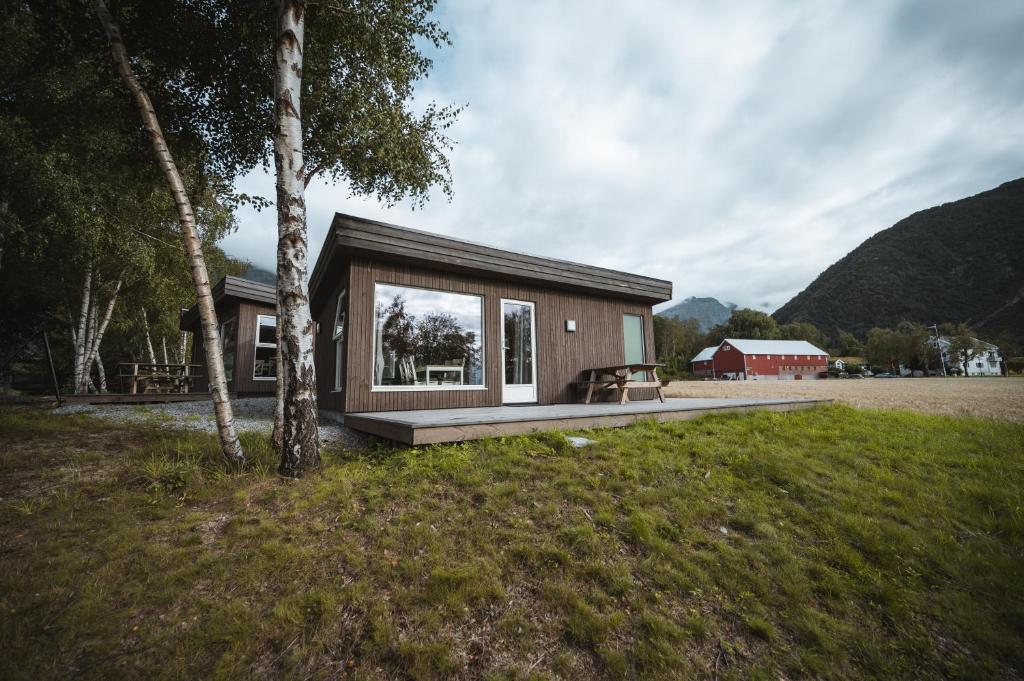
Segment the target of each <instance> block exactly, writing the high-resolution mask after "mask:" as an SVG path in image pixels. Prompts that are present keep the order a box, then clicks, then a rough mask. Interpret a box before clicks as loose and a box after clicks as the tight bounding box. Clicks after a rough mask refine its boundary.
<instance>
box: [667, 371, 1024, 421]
mask: <svg viewBox="0 0 1024 681" xmlns="http://www.w3.org/2000/svg"><path fill="white" fill-rule="evenodd" d="M668 394H669V395H671V396H672V397H813V398H818V399H821V398H830V399H835V400H840V401H842V402H845V403H846V404H851V405H853V406H855V407H866V408H875V409H911V410H914V411H920V412H925V413H931V414H948V415H951V416H977V417H981V418H998V419H1008V420H1012V421H1020V422H1024V377H1019V376H1015V377H1012V378H1000V377H992V378H865V379H859V380H849V379H846V380H843V379H830V380H825V381H821V380H818V381H677V382H675V383H672V384H671V386H670V387H669V390H668Z"/></svg>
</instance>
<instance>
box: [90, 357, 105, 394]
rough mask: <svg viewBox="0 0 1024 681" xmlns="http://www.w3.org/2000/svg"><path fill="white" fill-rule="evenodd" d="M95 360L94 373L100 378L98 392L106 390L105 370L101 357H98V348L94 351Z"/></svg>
mask: <svg viewBox="0 0 1024 681" xmlns="http://www.w3.org/2000/svg"><path fill="white" fill-rule="evenodd" d="M93 361H95V362H96V375H97V376H98V377H99V379H100V384H99V392H101V393H105V392H107V372H106V370H105V369H104V368H103V358H101V357H100V353H99V350H97V351H96V357H94V358H93Z"/></svg>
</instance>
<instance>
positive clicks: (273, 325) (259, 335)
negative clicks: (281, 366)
mask: <svg viewBox="0 0 1024 681" xmlns="http://www.w3.org/2000/svg"><path fill="white" fill-rule="evenodd" d="M252 377H253V378H254V379H255V380H257V381H273V380H275V379H276V378H277V319H276V318H275V317H274V316H273V315H265V314H261V315H258V316H257V317H256V354H255V356H254V359H253V370H252Z"/></svg>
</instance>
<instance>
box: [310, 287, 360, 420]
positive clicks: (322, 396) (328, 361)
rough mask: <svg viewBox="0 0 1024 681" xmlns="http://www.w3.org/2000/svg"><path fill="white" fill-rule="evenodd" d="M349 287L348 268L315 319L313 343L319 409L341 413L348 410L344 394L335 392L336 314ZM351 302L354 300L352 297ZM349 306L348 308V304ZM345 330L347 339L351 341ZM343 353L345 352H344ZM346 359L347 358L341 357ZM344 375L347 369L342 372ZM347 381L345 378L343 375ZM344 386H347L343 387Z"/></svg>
mask: <svg viewBox="0 0 1024 681" xmlns="http://www.w3.org/2000/svg"><path fill="white" fill-rule="evenodd" d="M347 287H348V268H344V269H343V270H342V272H341V276H340V277H339V278H338V281H337V282H335V283H334V288H332V289H331V291H330V295H329V297H328V298H327V299H326V300H327V302H326V303H325V304H324V306H323V308H322V309H321V310H320V312H319V313H318V314H317V315H316V319H315V320H314V321H315V322H316V329H317V331H316V337H315V338H314V342H313V364H314V366H315V367H316V387H317V404H318V406H319V407H320V409H326V410H328V411H335V412H342V411H344V409H345V402H344V397H343V395H344V393H343V392H336V391H335V390H334V360H335V353H334V341H333V340H331V335H332V334H333V333H334V313H335V311H336V309H337V306H338V294H339V293H341V290H342V289H344V288H347ZM348 300H351V296H350V297H349V299H348ZM346 306H347V304H346ZM348 331H349V330H348V329H345V337H346V338H347V337H348ZM343 352H344V351H343ZM342 356H344V354H343V355H342ZM342 371H344V368H343V369H342ZM342 377H343V378H342V380H343V381H344V374H342ZM343 385H344V383H343Z"/></svg>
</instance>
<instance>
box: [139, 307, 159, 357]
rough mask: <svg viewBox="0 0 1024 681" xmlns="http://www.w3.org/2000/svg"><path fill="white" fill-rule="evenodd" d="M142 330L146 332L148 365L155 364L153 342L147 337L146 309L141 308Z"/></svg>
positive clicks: (147, 321)
mask: <svg viewBox="0 0 1024 681" xmlns="http://www.w3.org/2000/svg"><path fill="white" fill-rule="evenodd" d="M142 330H143V331H145V332H146V352H147V353H148V354H149V363H150V364H156V353H155V352H153V340H152V339H151V338H150V337H149V318H148V317H147V316H146V308H142Z"/></svg>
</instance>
